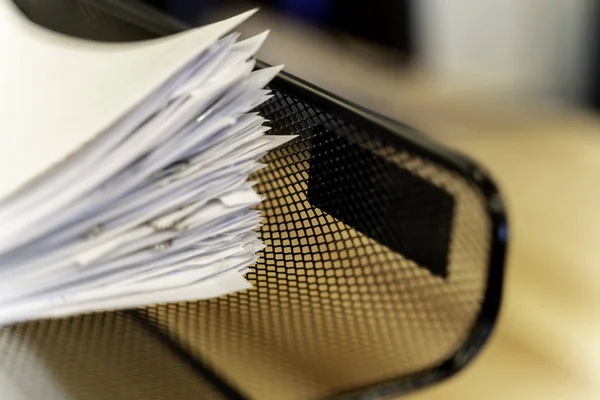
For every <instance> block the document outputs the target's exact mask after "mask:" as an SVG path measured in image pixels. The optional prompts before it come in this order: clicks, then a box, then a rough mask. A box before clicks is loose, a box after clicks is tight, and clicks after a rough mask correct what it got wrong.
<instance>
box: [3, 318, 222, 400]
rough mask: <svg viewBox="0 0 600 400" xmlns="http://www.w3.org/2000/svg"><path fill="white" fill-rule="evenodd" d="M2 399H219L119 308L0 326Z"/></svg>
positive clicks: (218, 396)
mask: <svg viewBox="0 0 600 400" xmlns="http://www.w3.org/2000/svg"><path fill="white" fill-rule="evenodd" d="M0 398H2V399H3V400H4V399H6V400H37V399H44V400H53V399H57V400H59V399H60V400H64V399H73V400H104V399H119V400H129V399H131V400H139V399H172V400H180V399H207V400H219V399H224V398H225V397H223V396H222V395H221V394H220V392H218V391H217V390H216V389H215V388H214V387H213V386H212V385H211V384H210V383H209V382H208V381H206V380H205V379H204V378H203V377H202V376H201V375H199V374H198V373H197V372H196V371H194V370H193V369H191V368H190V365H189V364H188V363H186V362H184V361H183V360H181V359H180V358H178V356H177V355H176V354H175V353H174V352H172V351H171V350H170V348H169V347H167V346H165V345H164V344H163V343H161V342H160V341H159V340H158V339H157V336H155V335H153V334H152V333H151V332H150V331H149V330H147V329H145V328H144V326H143V325H140V324H139V323H138V322H136V320H135V319H134V318H132V317H131V316H130V315H128V314H127V313H126V312H115V313H104V314H90V315H84V316H81V317H73V318H65V319H59V320H44V321H36V322H30V323H27V324H19V325H15V326H12V327H8V328H0Z"/></svg>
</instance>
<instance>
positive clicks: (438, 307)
mask: <svg viewBox="0 0 600 400" xmlns="http://www.w3.org/2000/svg"><path fill="white" fill-rule="evenodd" d="M281 102H284V103H285V102H293V106H292V105H291V104H286V105H285V110H284V111H282V108H281V107H277V103H281ZM279 105H281V104H279ZM306 110H311V108H310V106H308V105H306V104H303V103H302V102H299V101H298V100H295V99H292V100H290V97H288V96H287V95H285V94H282V93H278V94H277V95H276V97H275V100H274V101H273V102H271V103H269V104H267V105H266V106H265V107H263V110H262V111H263V114H265V115H266V116H267V117H269V118H271V120H272V121H273V127H274V129H273V130H274V131H275V133H278V134H299V135H300V137H299V138H298V139H296V140H295V142H293V143H292V144H291V145H289V146H287V147H284V148H280V149H278V150H276V151H274V152H272V153H271V154H269V155H268V156H267V157H266V159H265V160H264V161H265V162H268V163H269V167H268V168H266V169H265V170H262V171H261V172H259V173H258V174H257V175H256V177H255V179H256V180H258V181H259V184H258V185H257V187H258V191H259V192H260V193H261V194H262V195H263V196H264V197H265V201H264V202H263V203H262V204H261V206H260V208H261V209H262V210H263V213H264V215H265V220H264V226H263V227H262V230H261V235H262V238H263V239H264V241H265V243H266V245H267V248H266V249H265V250H264V252H263V253H262V254H261V259H260V261H259V262H258V263H257V265H256V267H255V269H254V271H253V272H252V273H250V274H249V275H248V278H249V279H250V281H251V282H252V283H253V284H254V286H255V288H254V289H252V290H250V291H247V292H243V293H238V294H234V295H231V296H228V297H226V298H222V299H215V300H211V301H206V302H200V303H193V304H180V305H168V306H156V307H150V308H148V309H147V310H145V311H143V312H142V313H143V315H144V316H145V317H146V318H149V319H150V320H152V321H153V322H154V323H156V324H157V325H159V326H160V327H162V328H163V329H166V330H167V331H169V333H170V335H171V336H172V337H173V338H175V340H177V341H178V342H179V343H181V344H182V345H183V347H184V348H185V349H187V350H188V351H190V352H191V353H193V354H195V355H197V356H198V357H201V358H203V359H204V360H205V361H207V362H208V364H210V365H211V366H212V367H213V368H214V369H215V370H216V371H217V372H218V373H219V374H221V375H222V376H223V377H224V378H225V379H226V380H227V381H229V382H231V383H232V384H233V385H235V386H236V387H237V388H239V389H240V390H241V391H242V392H244V393H245V394H247V395H249V396H250V397H252V398H257V399H307V398H323V397H327V396H331V395H334V394H336V393H338V392H341V391H346V390H351V389H355V388H359V387H361V386H363V385H366V384H370V383H375V382H378V381H382V380H387V379H393V378H397V377H400V376H404V375H406V374H409V373H411V372H415V371H418V370H422V369H424V368H428V367H433V366H435V365H436V364H438V363H440V362H442V361H443V360H444V359H446V358H447V357H448V356H450V355H451V353H452V352H453V350H455V349H456V347H457V346H458V345H459V344H460V343H462V341H463V340H464V339H465V337H466V335H467V334H468V333H469V331H470V329H471V327H472V324H473V322H474V319H475V318H476V317H477V315H478V313H479V310H480V304H481V301H482V298H483V295H484V290H485V282H486V281H485V280H486V278H487V262H488V251H489V243H490V229H491V228H490V222H489V220H488V218H487V215H486V211H485V208H484V202H483V199H482V198H481V196H480V195H479V193H478V192H477V191H476V190H474V189H473V188H472V187H471V186H469V185H468V184H467V183H466V182H465V181H464V180H463V179H462V178H460V177H459V176H457V175H455V174H454V173H452V172H449V171H447V170H445V169H444V168H442V167H440V166H437V165H435V164H433V163H430V162H427V161H425V160H423V159H421V158H419V157H416V156H414V155H411V154H410V153H408V152H405V151H398V149H397V148H395V147H393V146H389V145H387V144H385V143H383V142H382V141H381V140H379V139H375V138H373V137H371V136H370V135H369V134H367V133H366V132H362V131H359V130H355V129H352V127H350V126H347V125H344V124H343V123H340V122H339V121H337V120H336V119H334V118H330V117H327V118H330V119H328V122H330V123H331V124H329V127H326V128H319V124H320V123H321V122H322V121H320V122H318V120H319V119H320V118H322V113H318V112H316V111H314V110H313V111H312V117H306V115H307V114H304V115H305V116H304V117H302V115H303V112H304V111H306ZM282 112H283V114H285V115H283V114H282ZM298 116H300V117H298ZM332 130H334V131H336V132H338V134H340V132H342V134H344V135H345V137H346V138H347V139H349V140H350V141H351V142H352V143H358V144H359V145H360V146H361V148H363V149H366V150H368V151H369V152H372V153H373V154H376V155H377V156H378V157H380V158H382V159H386V160H388V161H390V162H392V163H393V164H394V165H395V166H396V167H398V168H402V169H403V170H406V171H410V173H411V174H414V175H415V176H418V177H420V178H422V179H423V180H425V181H427V182H429V183H431V184H432V185H435V186H436V187H439V188H441V189H443V190H444V191H446V192H447V193H449V194H451V195H452V197H453V198H454V201H455V203H454V204H455V207H454V215H453V224H452V229H451V241H450V246H449V253H450V254H449V257H448V269H449V272H448V276H447V277H446V278H443V277H440V276H435V275H433V274H432V273H431V272H430V271H428V270H427V269H425V268H422V267H420V266H419V265H417V264H416V263H415V262H414V261H412V260H410V259H407V258H406V257H404V256H403V255H402V254H399V253H397V252H395V251H393V250H391V249H390V248H388V247H386V246H384V245H381V244H379V243H378V242H377V241H375V240H373V239H371V238H369V237H368V236H366V235H365V234H363V233H361V232H359V231H357V230H356V229H354V228H352V227H350V226H348V225H347V224H345V223H344V222H342V221H340V220H338V219H336V218H335V217H333V216H331V215H330V214H327V213H326V212H324V211H323V210H321V209H320V208H319V207H316V206H314V205H312V204H311V203H310V201H309V198H308V185H309V182H310V176H309V175H310V167H311V152H315V151H316V150H315V144H314V143H311V140H313V139H314V138H315V137H317V136H328V135H331V134H332V133H331V132H332ZM346 150H347V151H353V149H352V148H349V149H346ZM383 167H386V168H387V167H388V165H387V164H385V165H383V166H382V168H383ZM377 168H379V167H376V168H375V170H377ZM351 171H352V170H348V171H347V173H352V172H351ZM356 179H360V177H359V176H357V177H356ZM376 179H378V178H376ZM335 189H336V188H335V186H334V185H332V186H330V187H329V188H328V190H330V191H335ZM398 190H402V188H401V187H400V186H399V187H398ZM415 200H417V201H418V200H419V199H415ZM409 211H410V210H409ZM356 212H363V213H364V212H365V209H364V208H357V209H356ZM362 217H363V218H377V216H369V215H364V216H362ZM375 222H376V223H378V224H386V221H375Z"/></svg>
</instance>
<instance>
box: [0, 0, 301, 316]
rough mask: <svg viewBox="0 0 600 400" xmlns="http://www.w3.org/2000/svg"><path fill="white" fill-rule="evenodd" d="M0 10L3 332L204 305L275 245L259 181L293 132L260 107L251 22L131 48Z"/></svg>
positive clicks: (270, 73)
mask: <svg viewBox="0 0 600 400" xmlns="http://www.w3.org/2000/svg"><path fill="white" fill-rule="evenodd" d="M9 3H10V2H9V1H6V0H2V2H0V4H1V6H0V41H1V42H2V46H0V47H1V50H2V52H3V53H4V54H3V57H2V61H1V62H0V87H1V88H2V92H0V109H1V110H2V117H1V118H0V171H1V174H2V175H1V179H0V221H1V224H0V324H7V323H12V322H15V321H23V320H28V319H33V318H43V317H55V316H64V315H70V314H74V313H81V312H89V311H96V310H107V309H120V308H130V307H136V306H142V305H147V304H153V303H162V302H173V301H183V300H198V299H206V298H210V297H215V296H221V295H223V294H226V293H230V292H232V291H237V290H242V289H246V288H248V287H249V286H250V285H249V283H248V282H247V281H246V280H245V279H244V277H243V274H244V273H245V272H247V271H248V266H250V265H251V264H253V263H254V262H255V261H256V255H255V254H256V252H257V251H258V250H260V249H262V248H263V245H262V242H261V241H260V239H259V238H258V237H257V234H256V233H255V232H254V231H255V230H256V229H257V228H258V227H259V226H260V221H261V216H260V214H259V212H258V211H256V210H253V209H252V208H253V207H254V206H256V205H257V204H258V203H259V202H260V200H261V198H260V196H258V195H257V194H256V193H255V192H254V190H253V189H252V186H253V182H249V181H248V175H249V174H251V173H252V172H254V171H257V170H258V169H260V168H262V167H263V166H264V165H262V164H260V163H259V162H258V160H259V159H260V158H261V157H262V156H263V155H264V154H265V153H266V152H268V151H269V150H271V149H273V148H274V147H277V146H279V145H281V144H282V143H284V142H286V141H287V140H289V139H290V138H291V137H290V136H284V137H281V136H271V135H269V136H264V133H265V132H266V131H267V130H268V128H267V127H265V126H264V125H263V124H264V122H265V120H264V119H263V118H261V116H260V115H258V114H257V113H253V112H250V111H251V110H252V109H254V108H255V107H256V106H258V105H259V104H261V103H262V102H264V101H265V100H266V99H268V98H269V92H268V91H267V90H265V89H263V88H264V87H265V85H266V84H267V83H268V82H269V81H270V80H271V79H272V78H273V77H274V76H275V75H276V74H277V73H278V72H279V70H280V68H279V67H274V68H268V69H263V70H260V71H255V72H253V67H254V61H253V60H252V57H253V55H254V54H255V53H256V51H257V50H258V48H259V47H260V45H261V44H262V42H263V41H264V39H265V38H266V33H265V34H262V35H258V36H256V37H253V38H251V39H248V40H244V41H241V42H236V39H237V35H235V34H230V35H229V36H225V37H223V38H221V39H219V38H220V37H222V36H223V35H224V34H226V33H227V32H228V31H230V30H231V29H232V28H234V27H235V26H236V25H237V24H239V23H240V22H241V21H243V20H244V19H245V18H247V17H248V16H249V15H250V14H251V13H252V12H250V13H246V14H242V15H240V16H237V17H235V18H232V19H229V20H226V21H223V22H221V23H218V24H213V25H210V26H207V27H204V28H200V29H197V30H194V31H189V32H186V33H183V34H179V35H175V36H172V37H168V38H164V39H159V40H154V41H148V42H141V43H133V44H103V43H95V42H87V41H81V40H78V39H74V38H70V37H65V36H61V35H58V34H55V33H53V32H49V31H45V30H43V29H42V28H39V27H37V26H34V25H32V24H31V23H30V22H28V21H26V20H25V19H24V18H23V17H21V16H20V15H18V14H17V13H16V12H15V10H14V9H13V7H11V5H10V4H9Z"/></svg>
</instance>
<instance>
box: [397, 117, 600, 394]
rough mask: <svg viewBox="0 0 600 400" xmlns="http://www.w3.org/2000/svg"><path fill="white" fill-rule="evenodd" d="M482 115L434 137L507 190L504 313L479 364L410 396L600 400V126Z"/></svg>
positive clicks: (581, 120) (579, 120) (587, 120)
mask: <svg viewBox="0 0 600 400" xmlns="http://www.w3.org/2000/svg"><path fill="white" fill-rule="evenodd" d="M424 120H425V119H424ZM476 120H477V118H465V119H463V121H462V122H464V123H456V124H454V125H452V124H446V123H444V121H439V122H440V123H439V124H438V128H439V129H436V128H433V131H432V134H433V135H434V136H437V137H438V138H439V139H441V140H443V141H445V142H447V144H449V145H451V146H453V147H455V148H457V149H460V150H461V151H463V152H465V153H467V154H469V155H470V156H472V157H473V158H475V159H476V160H478V161H479V162H480V163H481V164H483V165H484V166H486V167H487V168H488V169H489V171H490V172H491V173H492V175H493V176H494V177H495V178H496V181H497V182H498V184H499V185H500V187H501V189H502V191H503V193H504V197H505V199H506V201H507V203H508V208H509V210H508V211H509V221H510V226H511V237H510V249H509V258H508V265H507V275H506V289H505V292H504V302H503V310H502V313H501V318H500V320H499V324H498V325H497V329H496V331H495V334H494V336H493V338H492V339H491V341H490V342H489V343H488V345H487V347H486V349H485V350H484V351H483V353H482V354H481V355H480V356H479V357H478V358H477V359H476V360H475V361H474V363H472V364H471V365H470V366H469V367H467V369H466V370H465V371H463V372H462V373H461V374H459V375H457V376H456V377H455V378H454V379H451V380H449V381H448V382H446V383H443V384H440V385H437V386H435V387H433V388H431V389H428V390H425V391H422V392H418V393H415V394H413V395H410V396H408V398H409V399H411V400H434V399H464V400H468V399H482V398H490V399H547V400H550V399H597V398H600V211H599V207H600V122H599V121H598V120H597V119H596V118H594V117H590V116H584V115H575V114H572V113H560V112H559V113H558V114H556V115H545V116H543V117H540V118H528V119H527V122H525V121H523V120H522V122H521V123H512V124H508V126H506V127H505V128H502V123H499V124H498V123H493V122H491V121H487V122H486V121H478V122H475V125H476V126H474V125H473V124H474V122H473V121H476ZM507 120H508V121H511V120H512V121H516V120H517V119H515V118H512V119H511V118H510V117H508V119H507ZM465 121H469V122H465ZM455 122H457V121H455ZM452 126H454V127H459V126H460V128H456V129H452ZM486 126H487V127H488V128H489V129H488V128H486ZM442 127H443V132H444V134H442V133H441V132H442V129H441V128H442Z"/></svg>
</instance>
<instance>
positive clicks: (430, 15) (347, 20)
mask: <svg viewBox="0 0 600 400" xmlns="http://www.w3.org/2000/svg"><path fill="white" fill-rule="evenodd" d="M147 2H148V3H150V4H151V5H152V6H154V7H156V8H158V9H161V10H163V11H167V12H168V13H169V14H171V15H173V16H174V17H176V18H178V19H182V20H184V21H186V22H188V23H189V24H192V25H200V24H205V23H208V22H213V21H216V20H218V19H220V18H222V17H225V16H230V15H233V14H234V13H236V12H238V11H241V10H245V9H248V8H252V7H256V6H260V7H261V12H260V13H258V14H257V15H255V16H254V17H253V18H251V19H250V20H249V21H248V22H247V23H245V24H244V25H243V26H242V28H241V30H242V32H243V33H244V36H249V35H251V34H254V33H258V32H259V31H262V30H265V29H270V30H271V36H270V38H269V40H268V41H267V43H266V45H265V46H264V47H263V49H262V50H261V52H260V55H259V58H261V59H262V60H263V61H266V62H268V63H271V64H278V63H284V64H286V70H287V71H288V72H291V73H293V74H295V75H297V76H299V77H301V78H303V79H305V80H307V81H310V82H311V83H314V84H316V85H318V86H321V87H323V88H325V89H328V90H330V91H332V92H334V93H336V94H338V95H340V96H342V97H345V98H348V99H350V100H352V101H354V102H356V103H359V104H361V105H363V106H366V107H368V108H371V109H373V110H375V111H378V112H380V113H382V114H385V115H388V116H390V117H393V118H396V119H398V120H401V121H403V122H405V123H409V124H411V125H413V126H415V127H417V128H418V129H420V130H421V131H422V132H424V133H425V134H426V135H429V136H432V137H434V138H435V139H436V140H439V141H442V142H444V143H446V144H447V145H449V146H451V147H453V148H455V149H457V150H459V151H462V152H463V153H466V154H468V155H469V156H471V157H472V158H474V159H476V160H477V161H478V162H479V163H480V164H482V165H483V166H485V167H486V168H487V169H489V170H490V172H491V174H492V175H493V176H494V177H495V178H496V180H497V182H498V183H499V185H500V187H501V189H502V191H503V192H504V196H505V198H506V200H507V203H508V211H509V218H510V226H511V234H510V249H509V259H508V265H507V276H506V279H507V285H506V290H505V294H504V302H503V310H502V314H501V317H500V321H499V324H498V327H497V329H496V332H495V334H494V336H493V338H492V340H491V341H490V343H489V344H488V345H487V347H486V349H485V350H484V351H483V353H482V354H481V355H480V356H479V357H478V359H477V360H476V361H475V362H474V363H473V364H472V365H471V366H469V367H468V368H467V370H466V371H464V372H463V373H461V374H460V375H459V376H457V377H456V378H454V379H452V380H450V381H449V382H446V383H444V384H441V385H437V386H435V387H433V388H431V389H429V390H425V391H422V392H419V393H415V394H413V395H411V396H408V397H409V398H411V399H421V400H431V399H482V398H491V399H507V398H512V399H537V398H544V399H567V398H568V399H588V398H589V399H596V398H600V340H599V339H598V338H600V307H598V305H600V213H599V212H598V205H599V204H600V184H599V183H598V182H599V179H598V177H600V120H599V118H598V116H597V112H598V111H599V110H600V54H599V53H598V51H599V50H598V49H600V2H597V1H593V0H502V1H500V0H478V1H472V0H413V1H411V0H371V1H369V2H361V1H354V2H352V1H342V0H255V1H234V0H169V1H166V0H147Z"/></svg>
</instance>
